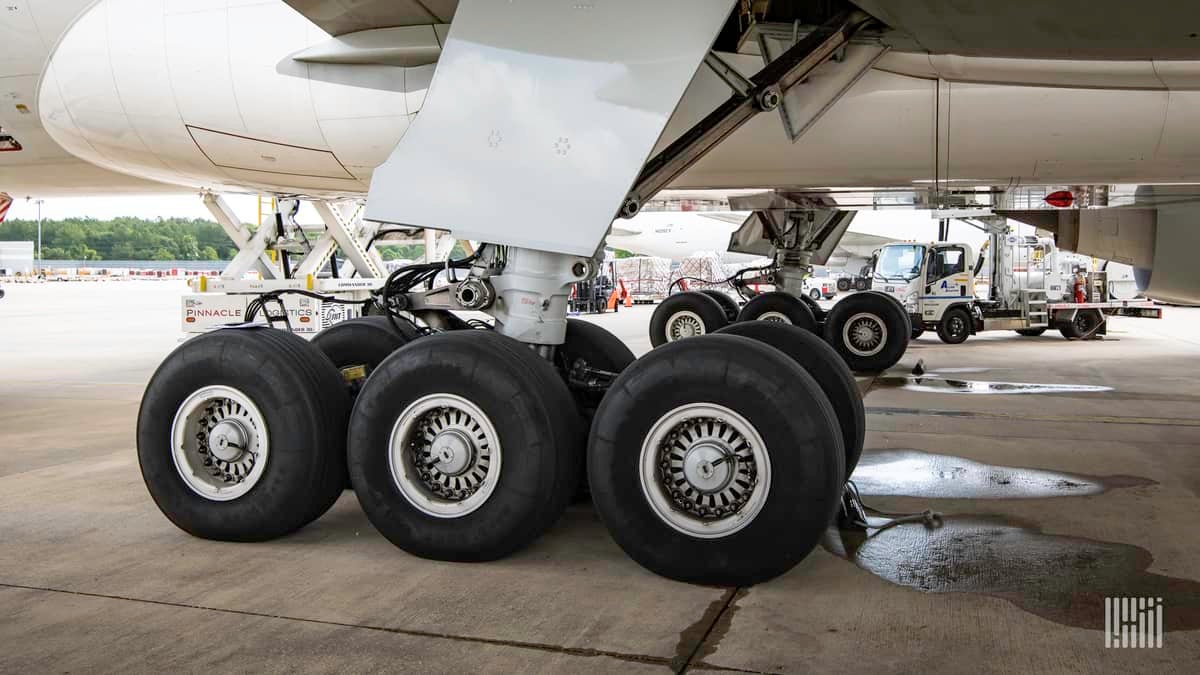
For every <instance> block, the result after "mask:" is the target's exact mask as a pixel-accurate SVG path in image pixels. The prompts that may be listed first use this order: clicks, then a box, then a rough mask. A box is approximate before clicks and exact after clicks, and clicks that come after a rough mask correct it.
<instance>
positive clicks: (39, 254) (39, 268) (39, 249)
mask: <svg viewBox="0 0 1200 675" xmlns="http://www.w3.org/2000/svg"><path fill="white" fill-rule="evenodd" d="M42 201H43V200H41V199H39V200H37V201H35V202H34V204H37V210H38V242H37V259H38V262H37V271H38V274H41V273H42Z"/></svg>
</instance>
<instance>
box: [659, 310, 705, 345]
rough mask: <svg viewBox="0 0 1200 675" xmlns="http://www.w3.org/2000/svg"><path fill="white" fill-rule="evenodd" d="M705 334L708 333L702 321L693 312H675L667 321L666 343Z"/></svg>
mask: <svg viewBox="0 0 1200 675" xmlns="http://www.w3.org/2000/svg"><path fill="white" fill-rule="evenodd" d="M706 332H708V331H707V330H705V327H704V319H701V318H700V315H699V314H697V313H695V312H692V311H688V310H686V309H685V310H681V311H678V312H675V313H674V314H672V315H671V316H670V318H668V319H667V342H674V341H676V340H682V339H684V338H690V337H699V336H701V335H704V334H705V333H706Z"/></svg>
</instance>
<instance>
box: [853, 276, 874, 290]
mask: <svg viewBox="0 0 1200 675" xmlns="http://www.w3.org/2000/svg"><path fill="white" fill-rule="evenodd" d="M870 287H871V285H870V284H869V283H867V280H866V279H863V278H862V277H859V278H858V279H855V280H854V290H856V291H865V290H867V289H868V288H870Z"/></svg>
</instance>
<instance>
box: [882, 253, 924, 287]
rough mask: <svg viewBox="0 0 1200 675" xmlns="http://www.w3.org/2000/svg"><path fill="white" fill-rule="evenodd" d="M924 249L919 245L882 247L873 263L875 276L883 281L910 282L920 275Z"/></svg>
mask: <svg viewBox="0 0 1200 675" xmlns="http://www.w3.org/2000/svg"><path fill="white" fill-rule="evenodd" d="M924 257H925V247H924V246H921V245H920V244H903V245H898V246H884V247H883V249H882V250H880V251H879V261H878V262H876V263H875V276H876V277H878V278H880V279H882V280H884V281H910V280H912V279H915V278H917V277H918V276H920V275H921V261H922V260H923V259H924Z"/></svg>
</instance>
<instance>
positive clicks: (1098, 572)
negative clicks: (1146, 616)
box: [823, 516, 1200, 632]
mask: <svg viewBox="0 0 1200 675" xmlns="http://www.w3.org/2000/svg"><path fill="white" fill-rule="evenodd" d="M871 532H874V534H871ZM823 546H824V547H825V548H826V549H827V550H829V551H830V552H831V553H833V554H835V555H838V556H840V557H842V558H845V559H846V560H849V561H851V562H853V563H854V564H856V565H858V566H859V567H861V568H863V569H865V570H867V571H869V572H871V573H872V574H875V575H877V576H879V577H881V578H883V579H886V580H887V581H890V582H892V583H894V584H897V585H900V586H907V587H909V588H914V589H917V590H920V591H923V592H926V593H983V594H986V595H991V596H995V597H999V598H1003V599H1005V600H1007V601H1009V602H1011V603H1013V604H1014V605H1016V606H1017V607H1020V608H1021V609H1023V610H1025V611H1028V612H1031V613H1033V614H1037V615H1038V616H1040V617H1042V618H1045V619H1049V620H1050V621H1054V622H1055V623H1059V624H1063V625H1067V626H1075V627H1078V628H1088V629H1095V630H1102V629H1103V628H1104V598H1105V597H1115V596H1121V597H1156V598H1163V600H1164V610H1163V611H1164V620H1163V624H1164V628H1165V630H1166V631H1168V632H1172V631H1185V630H1196V629H1200V583H1197V582H1195V581H1192V580H1189V579H1180V578H1176V577H1170V576H1166V575H1162V574H1155V573H1153V572H1148V571H1147V569H1148V568H1149V567H1150V565H1151V564H1152V563H1153V562H1154V558H1153V556H1152V555H1151V554H1150V552H1149V551H1147V550H1145V549H1143V548H1140V547H1138V546H1131V545H1128V544H1118V543H1112V542H1105V541H1096V540H1092V539H1083V538H1080V537H1069V536H1060V535H1052V534H1045V533H1043V532H1042V531H1041V529H1040V528H1039V527H1037V526H1036V525H1032V524H1028V523H1022V522H1020V521H1016V520H1011V519H1005V518H1000V517H993V516H946V517H945V518H944V525H943V526H942V527H940V528H937V529H928V528H926V527H925V526H923V525H921V524H919V523H916V524H902V525H897V526H895V527H891V528H887V529H883V530H879V531H874V530H872V531H868V532H860V531H852V530H830V531H829V532H828V533H827V534H826V537H825V540H824V542H823Z"/></svg>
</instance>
